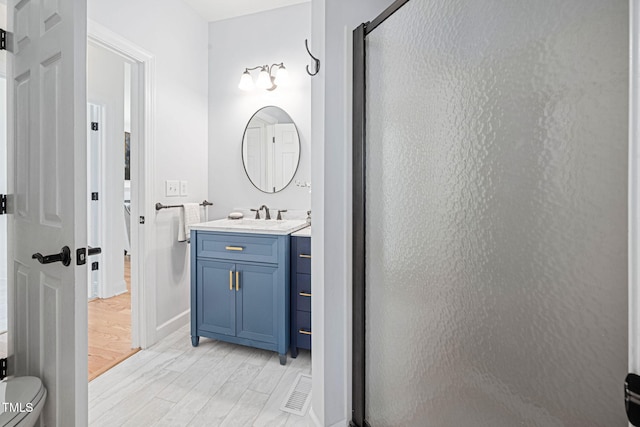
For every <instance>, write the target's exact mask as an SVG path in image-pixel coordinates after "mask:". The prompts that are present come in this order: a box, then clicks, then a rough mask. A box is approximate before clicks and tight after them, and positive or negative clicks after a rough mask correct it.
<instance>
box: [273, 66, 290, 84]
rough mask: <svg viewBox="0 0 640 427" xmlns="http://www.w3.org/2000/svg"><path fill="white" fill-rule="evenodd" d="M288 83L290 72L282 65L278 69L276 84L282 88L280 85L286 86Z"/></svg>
mask: <svg viewBox="0 0 640 427" xmlns="http://www.w3.org/2000/svg"><path fill="white" fill-rule="evenodd" d="M288 82H289V71H288V70H287V69H286V68H285V67H284V65H281V66H280V67H279V68H278V71H276V79H275V81H274V83H275V84H277V85H278V86H280V85H286V84H287V83H288Z"/></svg>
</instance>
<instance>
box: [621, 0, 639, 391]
mask: <svg viewBox="0 0 640 427" xmlns="http://www.w3.org/2000/svg"><path fill="white" fill-rule="evenodd" d="M628 165H629V181H628V192H629V195H628V197H627V200H628V227H629V232H628V235H629V242H628V268H629V287H628V289H629V290H628V292H629V295H628V298H629V302H628V304H629V311H628V315H629V331H628V333H629V355H628V357H629V361H628V364H629V372H634V373H638V374H640V263H639V262H638V260H639V257H640V4H639V3H638V1H637V0H629V160H628ZM622 381H623V380H622V379H621V382H622Z"/></svg>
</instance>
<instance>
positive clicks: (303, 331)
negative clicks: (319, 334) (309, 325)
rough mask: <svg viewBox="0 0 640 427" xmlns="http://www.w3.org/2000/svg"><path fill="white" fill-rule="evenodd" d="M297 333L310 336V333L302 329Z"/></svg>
mask: <svg viewBox="0 0 640 427" xmlns="http://www.w3.org/2000/svg"><path fill="white" fill-rule="evenodd" d="M298 332H300V333H301V334H303V335H311V331H305V330H304V329H300V330H299V331H298Z"/></svg>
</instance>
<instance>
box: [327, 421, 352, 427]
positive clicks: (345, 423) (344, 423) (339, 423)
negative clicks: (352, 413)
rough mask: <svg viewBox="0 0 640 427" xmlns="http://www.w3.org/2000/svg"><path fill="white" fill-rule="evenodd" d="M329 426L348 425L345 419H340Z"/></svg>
mask: <svg viewBox="0 0 640 427" xmlns="http://www.w3.org/2000/svg"><path fill="white" fill-rule="evenodd" d="M330 427H349V422H348V421H347V420H341V421H338V422H337V423H335V424H332V425H331V426H330Z"/></svg>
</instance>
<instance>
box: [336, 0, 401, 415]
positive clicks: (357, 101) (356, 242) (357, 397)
mask: <svg viewBox="0 0 640 427" xmlns="http://www.w3.org/2000/svg"><path fill="white" fill-rule="evenodd" d="M408 2H409V0H396V1H394V2H393V3H392V4H391V5H390V6H389V7H388V8H387V9H385V10H384V11H383V12H382V13H381V14H380V15H378V17H377V18H375V19H374V20H373V21H371V22H367V23H364V24H361V25H360V26H358V27H357V28H356V29H355V30H353V98H352V99H353V117H352V123H353V136H352V138H353V141H352V143H353V184H352V185H353V214H352V219H353V235H352V238H353V249H352V251H353V252H352V254H353V257H352V259H353V275H352V289H353V293H352V296H353V301H352V304H353V307H352V315H353V317H352V359H351V360H352V384H351V393H352V394H351V397H352V400H351V403H352V411H351V422H350V423H349V425H350V426H351V427H370V425H369V423H368V422H367V420H366V412H365V409H366V408H365V362H366V352H365V321H366V319H365V296H366V283H365V231H366V217H365V203H366V199H365V189H366V178H365V172H366V166H367V165H366V155H365V148H366V142H367V140H366V101H367V99H366V88H367V85H366V44H365V40H366V37H367V35H369V34H370V33H371V32H372V31H373V30H375V29H376V28H377V27H378V26H379V25H380V24H382V23H383V22H384V21H385V20H386V19H387V18H389V17H390V16H391V15H393V14H394V13H395V12H397V11H398V10H399V9H400V8H401V7H402V6H404V5H405V4H406V3H408Z"/></svg>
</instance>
